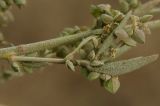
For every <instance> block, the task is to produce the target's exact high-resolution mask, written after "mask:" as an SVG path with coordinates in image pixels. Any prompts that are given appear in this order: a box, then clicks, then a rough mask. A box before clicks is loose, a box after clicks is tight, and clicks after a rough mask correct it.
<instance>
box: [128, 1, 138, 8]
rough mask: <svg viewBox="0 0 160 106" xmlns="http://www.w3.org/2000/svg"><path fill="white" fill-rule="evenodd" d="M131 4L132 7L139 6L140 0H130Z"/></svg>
mask: <svg viewBox="0 0 160 106" xmlns="http://www.w3.org/2000/svg"><path fill="white" fill-rule="evenodd" d="M129 4H130V6H131V7H133V8H135V7H137V6H138V0H129Z"/></svg>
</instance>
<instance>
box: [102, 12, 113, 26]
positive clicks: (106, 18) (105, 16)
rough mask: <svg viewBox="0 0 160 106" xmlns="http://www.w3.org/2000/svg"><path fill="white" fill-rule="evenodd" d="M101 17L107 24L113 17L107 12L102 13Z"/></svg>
mask: <svg viewBox="0 0 160 106" xmlns="http://www.w3.org/2000/svg"><path fill="white" fill-rule="evenodd" d="M101 19H102V21H103V22H104V23H105V24H109V23H111V22H112V21H113V17H112V16H109V15H107V14H102V15H101Z"/></svg>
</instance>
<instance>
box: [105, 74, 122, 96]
mask: <svg viewBox="0 0 160 106" xmlns="http://www.w3.org/2000/svg"><path fill="white" fill-rule="evenodd" d="M103 86H104V88H105V89H106V90H108V91H109V92H110V93H113V94H115V93H116V92H117V91H118V89H119V87H120V82H119V80H118V77H112V78H111V79H110V80H108V81H104V83H103Z"/></svg>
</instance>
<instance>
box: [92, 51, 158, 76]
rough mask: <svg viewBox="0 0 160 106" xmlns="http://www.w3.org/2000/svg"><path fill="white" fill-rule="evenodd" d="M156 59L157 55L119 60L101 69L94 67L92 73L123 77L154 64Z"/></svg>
mask: <svg viewBox="0 0 160 106" xmlns="http://www.w3.org/2000/svg"><path fill="white" fill-rule="evenodd" d="M158 57H159V55H158V54H156V55H151V56H147V57H137V58H132V59H128V60H121V61H118V62H110V63H106V64H105V65H103V66H101V67H94V68H93V70H92V71H95V72H99V73H104V74H108V75H112V76H116V75H123V74H126V73H129V72H132V71H134V70H137V69H139V68H141V67H143V66H145V65H147V64H149V63H152V62H154V61H155V60H157V59H158Z"/></svg>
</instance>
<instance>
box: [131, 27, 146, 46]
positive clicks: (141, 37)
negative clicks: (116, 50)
mask: <svg viewBox="0 0 160 106" xmlns="http://www.w3.org/2000/svg"><path fill="white" fill-rule="evenodd" d="M133 39H134V40H135V41H137V42H138V43H141V44H144V43H145V39H146V37H145V34H144V31H143V30H140V29H135V32H134V36H133Z"/></svg>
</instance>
